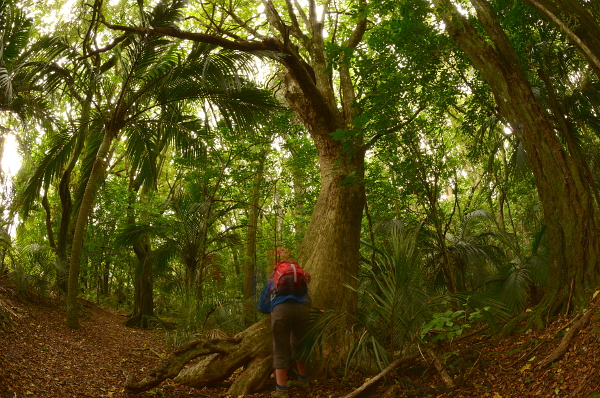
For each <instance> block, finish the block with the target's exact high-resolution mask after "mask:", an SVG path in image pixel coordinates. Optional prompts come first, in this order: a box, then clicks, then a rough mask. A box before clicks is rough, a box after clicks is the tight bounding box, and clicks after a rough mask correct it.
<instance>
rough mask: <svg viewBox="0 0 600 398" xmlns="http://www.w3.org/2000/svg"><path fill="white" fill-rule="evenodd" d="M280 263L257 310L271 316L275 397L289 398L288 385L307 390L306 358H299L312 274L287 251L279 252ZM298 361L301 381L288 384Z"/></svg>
mask: <svg viewBox="0 0 600 398" xmlns="http://www.w3.org/2000/svg"><path fill="white" fill-rule="evenodd" d="M276 254H277V255H278V257H279V260H280V261H279V262H277V263H276V265H275V268H274V269H273V273H272V276H271V277H270V279H269V282H267V284H266V285H265V287H264V289H263V291H262V293H261V295H260V300H259V302H258V311H260V312H262V313H263V314H271V333H272V335H273V367H274V368H275V382H276V383H277V387H276V389H275V391H273V392H272V393H271V396H273V397H275V398H289V395H288V392H287V386H288V385H290V386H292V387H298V388H302V389H308V388H309V384H308V372H307V367H306V363H305V361H304V360H303V359H298V356H297V355H298V349H299V344H300V340H301V339H302V338H303V337H304V335H305V334H306V332H307V330H308V323H309V322H308V321H309V314H310V307H311V301H310V297H309V296H308V283H309V282H310V274H309V273H308V272H306V271H304V270H303V269H302V268H301V267H300V266H299V265H298V264H297V263H295V262H294V261H293V259H292V255H291V253H290V252H289V251H288V250H286V249H277V251H276ZM294 360H295V362H296V369H297V371H298V377H299V379H298V380H291V381H290V382H289V383H288V381H287V376H288V368H290V365H292V361H294Z"/></svg>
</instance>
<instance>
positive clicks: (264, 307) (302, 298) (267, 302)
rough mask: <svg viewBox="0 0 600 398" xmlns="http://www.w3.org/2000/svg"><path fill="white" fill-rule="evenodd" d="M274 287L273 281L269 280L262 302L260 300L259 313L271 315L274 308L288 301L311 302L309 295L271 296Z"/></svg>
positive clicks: (262, 294)
mask: <svg viewBox="0 0 600 398" xmlns="http://www.w3.org/2000/svg"><path fill="white" fill-rule="evenodd" d="M272 286H273V279H271V280H269V282H267V284H266V285H265V287H264V288H263V290H262V293H261V294H260V300H258V306H257V307H258V312H262V313H263V314H270V313H271V312H272V311H273V308H274V307H275V306H276V305H277V304H281V303H283V302H284V301H287V300H295V301H297V302H299V303H305V302H308V301H310V298H309V297H308V295H297V294H287V295H280V296H273V297H272V296H271V291H272V290H273V289H272Z"/></svg>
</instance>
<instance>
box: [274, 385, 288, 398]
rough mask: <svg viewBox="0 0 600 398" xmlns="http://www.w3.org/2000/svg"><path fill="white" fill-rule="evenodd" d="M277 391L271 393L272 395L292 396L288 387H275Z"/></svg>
mask: <svg viewBox="0 0 600 398" xmlns="http://www.w3.org/2000/svg"><path fill="white" fill-rule="evenodd" d="M275 388H276V389H275V391H273V392H272V393H271V397H273V398H290V394H288V392H287V389H281V388H277V387H275Z"/></svg>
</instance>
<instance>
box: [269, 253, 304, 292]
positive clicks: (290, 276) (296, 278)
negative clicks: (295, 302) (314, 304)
mask: <svg viewBox="0 0 600 398" xmlns="http://www.w3.org/2000/svg"><path fill="white" fill-rule="evenodd" d="M309 283H310V274H309V273H308V272H306V271H305V270H303V269H302V267H300V266H299V265H298V264H296V263H295V262H293V261H281V262H280V263H278V264H277V265H276V266H275V269H274V270H273V294H274V295H276V296H279V295H287V294H296V295H305V294H306V293H308V284H309Z"/></svg>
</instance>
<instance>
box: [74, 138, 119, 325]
mask: <svg viewBox="0 0 600 398" xmlns="http://www.w3.org/2000/svg"><path fill="white" fill-rule="evenodd" d="M113 136H114V135H113V134H110V132H108V131H107V132H106V133H105V134H104V138H103V140H102V143H101V144H100V147H99V148H98V152H97V154H96V160H95V161H94V165H93V166H92V171H91V173H90V177H89V179H88V181H87V183H86V186H85V191H84V193H83V199H82V200H81V205H80V207H79V212H78V215H77V221H76V223H75V234H74V236H73V246H72V248H71V261H70V264H69V283H68V292H67V326H68V327H70V328H72V329H79V310H78V306H77V293H78V291H79V262H80V260H81V253H82V250H83V237H84V235H85V230H86V225H87V221H88V217H89V214H90V212H91V210H92V205H93V203H94V196H95V191H96V186H97V185H98V182H99V181H100V179H101V177H102V175H103V173H104V171H105V170H106V163H105V158H106V155H107V154H108V151H109V149H110V146H111V143H112V137H113Z"/></svg>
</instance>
